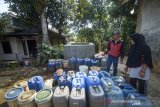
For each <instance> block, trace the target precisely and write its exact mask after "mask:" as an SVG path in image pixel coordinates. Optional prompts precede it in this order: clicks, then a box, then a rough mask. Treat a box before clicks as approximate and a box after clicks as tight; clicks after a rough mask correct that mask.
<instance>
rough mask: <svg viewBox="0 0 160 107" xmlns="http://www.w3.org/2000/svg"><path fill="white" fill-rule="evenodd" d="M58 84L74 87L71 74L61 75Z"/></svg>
mask: <svg viewBox="0 0 160 107" xmlns="http://www.w3.org/2000/svg"><path fill="white" fill-rule="evenodd" d="M58 86H60V87H61V86H68V87H69V89H70V90H71V89H72V78H71V77H70V76H60V77H59V79H58Z"/></svg>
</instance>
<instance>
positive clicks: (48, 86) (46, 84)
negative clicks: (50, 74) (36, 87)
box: [45, 79, 54, 89]
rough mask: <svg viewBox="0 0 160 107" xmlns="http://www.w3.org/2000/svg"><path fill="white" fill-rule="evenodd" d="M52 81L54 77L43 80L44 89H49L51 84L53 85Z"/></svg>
mask: <svg viewBox="0 0 160 107" xmlns="http://www.w3.org/2000/svg"><path fill="white" fill-rule="evenodd" d="M53 81H54V79H47V80H46V81H45V89H51V88H52V85H53Z"/></svg>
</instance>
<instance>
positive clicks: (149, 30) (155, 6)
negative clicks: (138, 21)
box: [141, 0, 160, 71]
mask: <svg viewBox="0 0 160 107" xmlns="http://www.w3.org/2000/svg"><path fill="white" fill-rule="evenodd" d="M141 33H142V34H144V36H145V38H146V41H147V43H148V44H149V46H150V47H151V51H152V57H153V62H154V68H155V70H156V71H160V54H159V53H160V1H159V0H143V4H142V25H141Z"/></svg>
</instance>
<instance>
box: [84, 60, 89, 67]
mask: <svg viewBox="0 0 160 107" xmlns="http://www.w3.org/2000/svg"><path fill="white" fill-rule="evenodd" d="M84 65H86V66H88V67H90V66H91V59H89V58H85V59H84Z"/></svg>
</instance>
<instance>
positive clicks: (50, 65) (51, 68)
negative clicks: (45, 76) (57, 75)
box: [48, 59, 56, 72]
mask: <svg viewBox="0 0 160 107" xmlns="http://www.w3.org/2000/svg"><path fill="white" fill-rule="evenodd" d="M54 61H55V60H54V59H50V60H49V61H48V71H51V72H54V71H56V68H55V63H54Z"/></svg>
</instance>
